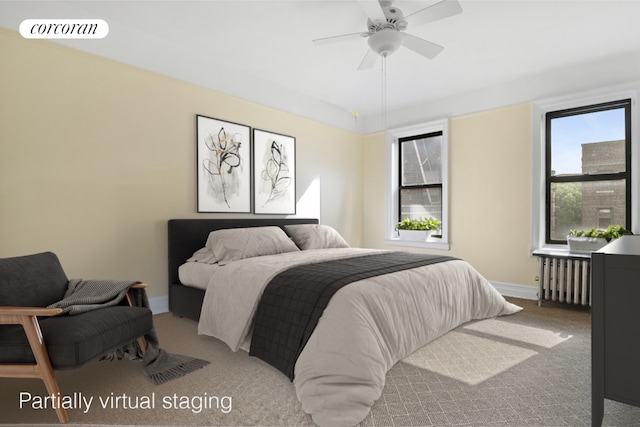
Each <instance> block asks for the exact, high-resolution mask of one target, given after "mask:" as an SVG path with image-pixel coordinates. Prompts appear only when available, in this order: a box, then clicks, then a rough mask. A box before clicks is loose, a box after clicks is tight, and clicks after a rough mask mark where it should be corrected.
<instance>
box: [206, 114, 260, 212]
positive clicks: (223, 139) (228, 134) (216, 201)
mask: <svg viewBox="0 0 640 427" xmlns="http://www.w3.org/2000/svg"><path fill="white" fill-rule="evenodd" d="M196 137H197V141H196V142H197V152H198V160H197V166H196V167H197V170H198V177H197V179H198V212H238V213H240V212H243V213H246V212H251V157H250V156H251V148H250V147H251V128H250V127H249V126H245V125H241V124H238V123H232V122H227V121H223V120H218V119H214V118H211V117H206V116H201V115H197V116H196Z"/></svg>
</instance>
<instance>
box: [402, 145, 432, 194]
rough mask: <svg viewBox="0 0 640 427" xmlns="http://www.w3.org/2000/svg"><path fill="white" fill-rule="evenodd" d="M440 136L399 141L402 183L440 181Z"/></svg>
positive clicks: (421, 183)
mask: <svg viewBox="0 0 640 427" xmlns="http://www.w3.org/2000/svg"><path fill="white" fill-rule="evenodd" d="M441 142H442V136H441V135H438V136H430V137H427V138H420V139H413V140H410V141H402V142H400V144H401V145H400V155H401V161H402V163H401V164H402V172H401V175H400V176H401V178H402V184H401V185H403V186H407V185H423V184H439V183H441V182H442V168H441V162H442V158H441V155H442V147H441Z"/></svg>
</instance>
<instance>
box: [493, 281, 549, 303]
mask: <svg viewBox="0 0 640 427" xmlns="http://www.w3.org/2000/svg"><path fill="white" fill-rule="evenodd" d="M491 284H492V285H493V287H494V288H496V289H497V290H498V292H500V294H502V295H504V296H506V297H514V298H522V299H530V300H537V299H538V287H537V286H528V285H518V284H514V283H502V282H491Z"/></svg>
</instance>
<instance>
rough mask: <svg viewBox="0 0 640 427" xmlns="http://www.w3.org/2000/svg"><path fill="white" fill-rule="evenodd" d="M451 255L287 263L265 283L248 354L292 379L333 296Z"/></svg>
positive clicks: (387, 255)
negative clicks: (358, 283)
mask: <svg viewBox="0 0 640 427" xmlns="http://www.w3.org/2000/svg"><path fill="white" fill-rule="evenodd" d="M454 259H456V258H453V257H450V256H437V255H424V254H414V253H409V252H384V253H380V254H374V255H364V256H358V257H353V258H348V259H338V260H331V261H324V262H318V263H312V264H305V265H299V266H295V267H291V268H289V269H287V270H285V271H282V272H280V273H278V274H277V275H276V276H275V277H274V278H273V279H271V281H270V282H269V283H268V284H267V286H266V287H265V290H264V293H263V294H262V298H261V299H260V303H259V305H258V309H257V311H256V316H255V321H254V327H253V335H252V338H251V348H250V351H249V355H251V356H255V357H258V358H260V359H262V360H264V361H265V362H267V363H269V364H270V365H272V366H274V367H275V368H277V369H278V370H280V371H282V372H283V373H284V374H285V375H287V376H288V377H289V379H290V380H291V381H293V377H294V366H295V363H296V360H297V359H298V356H299V355H300V353H301V352H302V350H303V349H304V346H305V344H306V343H307V341H308V340H309V337H311V334H312V333H313V330H314V329H315V327H316V325H317V324H318V321H319V320H320V317H321V316H322V313H323V311H324V309H325V308H326V307H327V305H328V304H329V301H330V300H331V297H332V296H333V295H334V294H335V293H336V292H337V291H338V290H340V289H341V288H342V287H343V286H345V285H348V284H349V283H352V282H356V281H358V280H363V279H367V278H370V277H375V276H380V275H383V274H388V273H394V272H397V271H402V270H408V269H411V268H416V267H422V266H425V265H429V264H435V263H439V262H444V261H450V260H454Z"/></svg>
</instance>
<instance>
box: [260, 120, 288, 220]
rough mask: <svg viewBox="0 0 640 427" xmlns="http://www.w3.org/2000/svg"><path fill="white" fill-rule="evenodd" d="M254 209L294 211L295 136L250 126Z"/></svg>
mask: <svg viewBox="0 0 640 427" xmlns="http://www.w3.org/2000/svg"><path fill="white" fill-rule="evenodd" d="M253 158H254V174H253V176H254V187H253V188H254V191H253V192H254V212H255V213H256V214H282V215H293V214H295V213H296V139H295V138H294V137H292V136H287V135H281V134H278V133H273V132H267V131H264V130H260V129H254V130H253Z"/></svg>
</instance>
